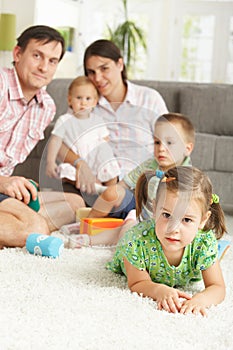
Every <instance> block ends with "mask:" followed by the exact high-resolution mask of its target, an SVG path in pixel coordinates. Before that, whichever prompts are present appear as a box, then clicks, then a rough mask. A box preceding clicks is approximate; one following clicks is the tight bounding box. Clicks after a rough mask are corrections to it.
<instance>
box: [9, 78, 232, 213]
mask: <svg viewBox="0 0 233 350" xmlns="http://www.w3.org/2000/svg"><path fill="white" fill-rule="evenodd" d="M70 81H71V79H55V80H53V81H52V82H51V83H50V85H49V86H48V88H47V91H48V92H49V94H50V95H51V96H52V97H53V99H54V101H55V103H56V106H57V113H56V117H55V119H56V118H57V117H58V116H59V115H61V114H62V113H64V112H66V110H67V103H66V96H67V88H68V85H69V83H70ZM134 82H136V83H138V84H141V85H146V86H149V87H151V88H153V89H156V90H157V91H159V92H160V93H161V95H162V96H163V98H164V100H165V101H166V104H167V107H168V109H169V111H171V112H180V113H183V114H185V115H187V116H189V117H190V119H191V120H192V122H193V124H194V126H195V128H196V145H195V149H194V151H193V154H192V163H193V165H194V166H197V167H199V168H200V169H202V170H204V171H206V172H207V173H208V175H209V176H210V178H211V180H212V182H213V185H214V191H215V192H216V193H218V194H219V196H220V200H221V204H222V206H223V208H224V210H225V211H226V212H229V213H232V212H233V85H227V84H201V83H183V82H163V81H149V80H147V81H146V80H140V81H134ZM52 127H53V124H51V125H50V126H49V127H48V128H47V129H46V132H45V139H44V140H42V141H40V142H39V144H38V145H37V146H36V147H35V149H34V150H33V151H32V152H31V154H30V156H29V157H28V159H27V160H26V161H25V162H24V163H23V164H21V165H18V166H17V168H16V169H15V172H14V174H17V175H23V176H26V177H29V178H33V179H35V180H36V181H38V182H40V185H41V187H49V188H56V184H55V182H54V181H53V180H51V179H48V178H46V176H45V175H44V164H45V150H46V144H47V141H48V138H49V135H50V132H51V129H52Z"/></svg>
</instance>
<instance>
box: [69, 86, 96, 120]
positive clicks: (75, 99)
mask: <svg viewBox="0 0 233 350" xmlns="http://www.w3.org/2000/svg"><path fill="white" fill-rule="evenodd" d="M97 101H98V95H97V91H96V89H95V87H94V85H92V84H86V85H80V86H76V87H74V88H73V89H72V91H71V94H70V95H69V96H68V104H69V106H70V107H71V108H72V110H73V112H74V114H75V115H76V116H77V117H78V118H87V117H88V115H89V113H90V111H91V109H92V108H93V107H95V106H96V104H97Z"/></svg>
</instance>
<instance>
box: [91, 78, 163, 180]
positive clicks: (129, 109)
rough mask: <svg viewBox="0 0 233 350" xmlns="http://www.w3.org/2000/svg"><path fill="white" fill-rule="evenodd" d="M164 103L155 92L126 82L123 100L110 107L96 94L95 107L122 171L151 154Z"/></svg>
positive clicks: (127, 170) (134, 165)
mask: <svg viewBox="0 0 233 350" xmlns="http://www.w3.org/2000/svg"><path fill="white" fill-rule="evenodd" d="M167 112H168V110H167V107H166V104H165V102H164V100H163V98H162V96H161V95H160V94H159V93H158V91H156V90H154V89H151V88H148V87H146V86H140V85H136V84H133V83H131V82H129V81H127V94H126V97H125V100H124V102H123V103H119V106H118V108H117V109H116V110H114V109H113V108H112V106H111V104H110V103H109V102H108V101H107V100H106V98H104V97H103V96H101V97H100V100H99V103H98V105H97V106H96V108H95V113H97V114H99V115H100V116H101V117H102V118H103V119H104V121H105V123H106V126H107V128H108V130H109V132H110V146H111V147H112V150H113V153H114V155H115V157H116V158H117V160H118V163H119V165H120V167H121V170H122V175H121V178H122V177H123V175H124V174H127V173H128V172H129V171H131V170H132V169H134V168H135V167H136V166H138V165H139V164H141V163H142V162H143V161H145V160H146V159H148V158H151V157H152V156H153V147H154V146H153V145H154V124H155V121H156V120H157V118H158V117H159V116H160V115H162V114H164V113H167Z"/></svg>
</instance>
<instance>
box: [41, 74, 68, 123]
mask: <svg viewBox="0 0 233 350" xmlns="http://www.w3.org/2000/svg"><path fill="white" fill-rule="evenodd" d="M71 81H72V79H62V78H60V79H54V80H53V81H52V82H51V83H50V84H49V85H48V86H47V92H48V93H49V95H50V96H51V97H52V98H53V100H54V102H55V105H56V115H55V118H54V121H56V119H57V118H58V117H59V116H60V115H62V114H64V113H66V112H67V109H68V103H67V95H68V87H69V85H70V83H71Z"/></svg>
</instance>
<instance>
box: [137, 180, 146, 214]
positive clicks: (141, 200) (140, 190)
mask: <svg viewBox="0 0 233 350" xmlns="http://www.w3.org/2000/svg"><path fill="white" fill-rule="evenodd" d="M147 181H148V180H147V176H146V174H145V173H143V174H142V175H141V176H140V177H139V178H138V181H137V184H136V188H135V201H136V217H137V218H140V215H141V213H142V206H143V204H145V203H146V202H147V198H148V186H147Z"/></svg>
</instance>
